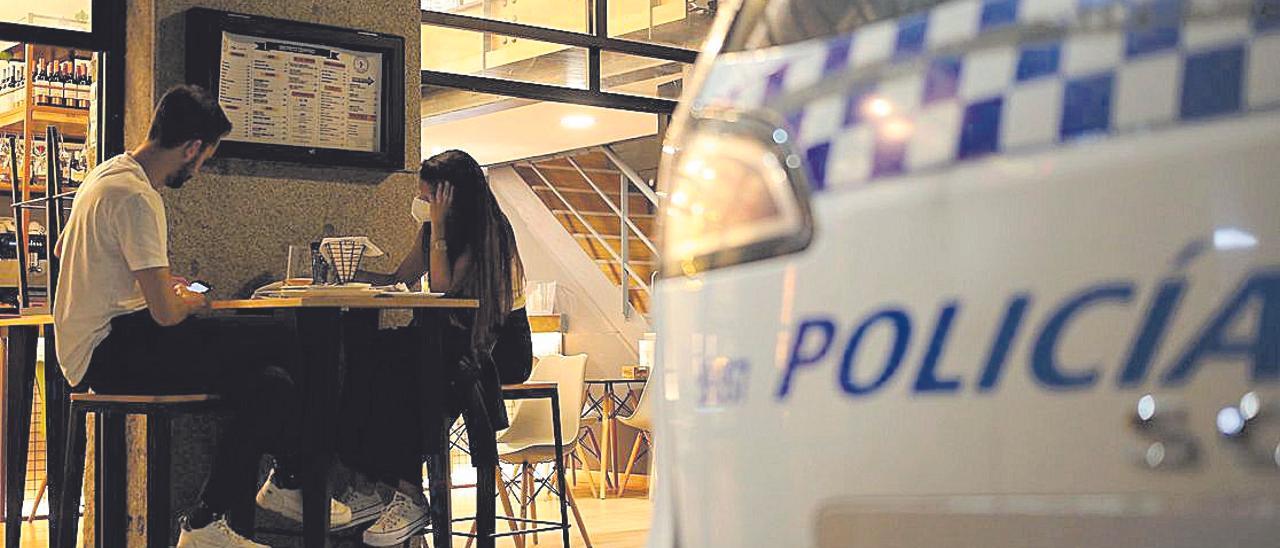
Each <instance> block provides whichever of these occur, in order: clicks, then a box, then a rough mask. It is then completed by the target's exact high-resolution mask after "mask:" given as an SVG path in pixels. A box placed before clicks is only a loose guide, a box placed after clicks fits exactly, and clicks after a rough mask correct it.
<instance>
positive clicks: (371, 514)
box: [331, 504, 386, 532]
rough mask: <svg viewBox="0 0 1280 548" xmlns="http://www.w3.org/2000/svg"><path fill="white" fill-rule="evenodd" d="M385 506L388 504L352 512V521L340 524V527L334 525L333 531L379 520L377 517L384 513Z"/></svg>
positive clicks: (344, 529)
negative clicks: (358, 512)
mask: <svg viewBox="0 0 1280 548" xmlns="http://www.w3.org/2000/svg"><path fill="white" fill-rule="evenodd" d="M384 506H386V505H385V504H384V505H382V506H374V507H372V508H370V509H369V510H366V511H365V512H364V513H363V514H356V513H352V514H351V522H350V523H348V524H346V525H342V526H338V527H333V528H332V529H331V530H332V531H334V532H337V531H346V530H347V529H351V528H354V527H358V526H361V525H364V524H366V523H369V522H371V521H375V520H377V519H378V516H380V515H382V508H383V507H384Z"/></svg>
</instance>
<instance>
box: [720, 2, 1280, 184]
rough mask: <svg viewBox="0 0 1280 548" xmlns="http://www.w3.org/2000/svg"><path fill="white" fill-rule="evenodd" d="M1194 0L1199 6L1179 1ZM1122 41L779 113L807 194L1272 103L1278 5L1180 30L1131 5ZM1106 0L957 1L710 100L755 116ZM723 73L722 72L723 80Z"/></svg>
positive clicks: (1174, 10)
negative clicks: (829, 82) (882, 69)
mask: <svg viewBox="0 0 1280 548" xmlns="http://www.w3.org/2000/svg"><path fill="white" fill-rule="evenodd" d="M1186 1H1188V2H1190V1H1197V0H1186ZM1140 6H1141V9H1143V10H1144V11H1143V16H1142V17H1140V18H1138V17H1134V18H1132V19H1131V20H1135V21H1136V20H1141V21H1142V22H1141V24H1138V23H1134V24H1132V25H1130V26H1128V27H1127V28H1125V29H1124V30H1123V31H1116V32H1102V33H1100V32H1090V33H1070V34H1068V35H1067V36H1066V37H1065V38H1062V39H1059V40H1053V41H1047V42H1042V43H1023V44H1010V45H1008V46H1005V47H989V48H983V49H980V50H975V51H971V52H969V53H966V54H964V55H962V56H954V57H945V56H944V57H936V56H935V57H933V58H929V59H928V60H927V63H926V65H927V67H926V68H925V69H924V70H921V71H916V72H914V73H912V74H910V75H905V76H900V77H894V78H891V79H886V80H881V81H878V82H875V83H872V84H868V85H866V86H864V87H863V88H860V89H854V90H850V92H849V93H846V94H844V95H842V96H829V97H825V98H822V99H819V100H817V101H814V102H812V103H810V104H808V105H806V106H805V107H804V108H803V109H802V110H800V111H796V112H788V113H783V115H784V116H785V118H786V120H787V123H788V124H789V125H790V126H791V130H792V132H793V134H794V135H796V139H795V141H794V144H795V146H796V147H797V149H798V150H800V151H802V152H803V153H804V155H805V157H806V158H807V160H808V161H807V165H808V167H809V170H810V173H811V176H812V181H813V184H814V186H815V187H816V189H817V190H823V189H826V188H838V187H842V186H847V185H851V184H858V183H862V182H867V181H871V180H875V179H880V178H887V177H893V176H899V175H905V174H910V173H913V172H919V171H924V170H928V169H935V168H938V167H943V166H946V165H949V164H953V163H956V162H960V161H965V160H970V159H975V158H981V157H983V156H986V155H989V154H993V153H996V152H1003V151H1012V150H1018V149H1024V148H1032V147H1043V146H1045V145H1053V144H1055V143H1062V142H1069V141H1073V140H1077V139H1081V138H1090V137H1102V136H1108V135H1115V134H1121V133H1125V132H1129V131H1134V130H1139V129H1144V128H1151V127H1158V126H1167V125H1171V124H1177V123H1181V122H1184V121H1194V120H1199V119H1204V118H1208V117H1212V116H1219V115H1225V114H1232V113H1239V112H1244V111H1249V110H1262V109H1267V108H1271V107H1274V106H1280V0H1256V2H1255V6H1254V9H1253V10H1252V12H1251V13H1249V14H1242V15H1239V16H1238V17H1235V18H1232V17H1220V18H1216V19H1192V20H1184V19H1183V13H1184V10H1185V9H1186V6H1185V5H1184V3H1183V1H1179V0H1153V1H1149V2H1147V3H1144V4H1141V5H1140ZM1108 8H1114V9H1126V10H1128V9H1135V8H1133V6H1132V5H1124V4H1110V3H1108V2H1107V1H1106V0H1024V1H1018V0H963V1H960V2H952V3H948V4H945V5H943V6H940V7H938V8H936V9H935V10H933V11H931V12H928V13H924V14H919V15H915V16H909V17H906V18H902V19H898V20H896V21H887V22H882V23H878V24H875V25H871V26H868V27H864V28H863V29H861V30H859V32H858V33H856V34H854V35H852V36H844V37H840V38H837V39H834V40H831V41H828V42H826V43H825V44H819V47H814V46H812V45H805V46H804V47H805V48H806V49H805V51H801V52H795V51H792V52H785V53H781V54H778V56H779V57H780V58H777V59H771V58H769V57H768V56H765V57H763V58H762V57H760V56H757V57H756V58H754V59H753V61H752V65H751V67H750V70H741V71H738V74H737V80H738V81H736V82H724V83H723V85H722V87H721V88H719V89H718V90H713V95H719V96H720V97H721V98H722V100H727V101H729V102H731V103H734V104H736V105H737V106H738V107H740V108H753V107H762V106H766V105H767V104H768V103H769V101H770V100H771V99H774V98H777V97H780V96H782V95H785V93H786V92H787V91H791V90H795V89H802V88H804V87H805V86H808V85H812V84H813V83H815V82H817V81H818V80H819V79H821V78H823V77H825V76H829V75H831V74H833V73H835V72H839V71H846V70H850V69H855V70H856V68H857V67H859V66H862V65H866V64H870V63H877V62H884V61H890V62H893V61H895V60H905V59H914V58H918V56H920V55H922V54H925V53H926V52H928V51H930V50H931V49H933V48H936V47H938V46H942V45H947V44H955V43H963V42H964V41H966V40H971V39H972V38H974V37H976V36H978V35H979V34H981V33H983V32H987V31H990V30H994V29H999V28H1003V27H1006V26H1009V25H1014V24H1017V23H1026V22H1031V21H1036V20H1052V21H1059V22H1061V21H1069V20H1071V19H1072V18H1074V17H1076V14H1077V13H1079V11H1080V10H1081V9H1108ZM725 72H726V73H728V72H729V71H725Z"/></svg>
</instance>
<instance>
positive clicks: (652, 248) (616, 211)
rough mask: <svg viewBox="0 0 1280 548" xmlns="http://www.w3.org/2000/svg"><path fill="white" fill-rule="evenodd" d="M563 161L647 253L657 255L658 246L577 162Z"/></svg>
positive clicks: (571, 159) (569, 159)
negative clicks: (638, 239) (627, 229)
mask: <svg viewBox="0 0 1280 548" xmlns="http://www.w3.org/2000/svg"><path fill="white" fill-rule="evenodd" d="M565 159H566V160H568V161H569V165H571V166H573V169H576V170H578V175H581V176H582V178H583V179H585V180H586V181H587V184H588V185H590V186H591V190H594V191H596V194H597V195H599V196H600V199H602V200H604V203H606V204H608V205H609V209H611V210H613V214H614V215H617V216H618V217H619V218H620V219H622V220H623V221H624V222H625V223H626V225H627V226H629V227H631V230H632V231H634V232H635V233H636V236H638V237H639V238H640V241H641V242H644V245H645V247H647V248H649V251H651V252H653V254H654V255H657V254H658V246H655V245H653V242H651V241H649V238H648V237H647V236H645V235H644V232H641V231H640V227H638V226H636V223H635V222H633V221H632V220H631V218H630V217H628V216H627V215H626V213H624V212H623V211H622V210H621V209H619V208H618V206H616V205H614V204H613V200H610V199H609V195H607V194H605V193H604V191H603V190H600V187H599V186H596V182H595V181H592V180H591V177H590V176H588V175H587V172H586V171H583V170H582V166H579V165H578V162H575V161H573V158H565Z"/></svg>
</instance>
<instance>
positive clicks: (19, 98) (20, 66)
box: [11, 61, 27, 109]
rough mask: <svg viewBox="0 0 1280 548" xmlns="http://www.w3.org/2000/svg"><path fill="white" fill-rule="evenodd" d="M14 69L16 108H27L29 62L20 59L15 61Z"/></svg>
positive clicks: (14, 101) (14, 105) (13, 94)
mask: <svg viewBox="0 0 1280 548" xmlns="http://www.w3.org/2000/svg"><path fill="white" fill-rule="evenodd" d="M14 64H15V65H17V66H15V67H14V69H13V77H14V84H13V93H12V94H11V96H12V97H13V103H14V104H13V107H12V108H14V109H20V108H26V106H27V63H26V62H25V61H18V62H16V63H14Z"/></svg>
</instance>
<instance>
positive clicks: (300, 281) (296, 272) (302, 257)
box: [284, 245, 312, 286]
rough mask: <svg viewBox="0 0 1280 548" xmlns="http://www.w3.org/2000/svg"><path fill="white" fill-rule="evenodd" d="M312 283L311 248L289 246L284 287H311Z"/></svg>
mask: <svg viewBox="0 0 1280 548" xmlns="http://www.w3.org/2000/svg"><path fill="white" fill-rule="evenodd" d="M311 282H312V280H311V248H310V247H307V246H305V245H291V246H289V258H288V263H287V264H286V265H285V271H284V285H286V286H292V285H311Z"/></svg>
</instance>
